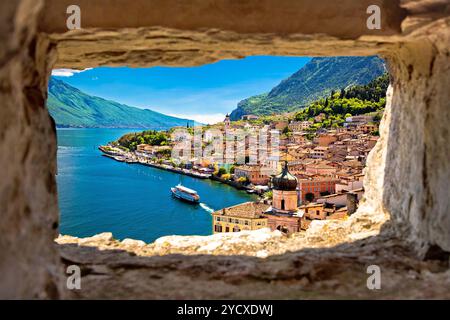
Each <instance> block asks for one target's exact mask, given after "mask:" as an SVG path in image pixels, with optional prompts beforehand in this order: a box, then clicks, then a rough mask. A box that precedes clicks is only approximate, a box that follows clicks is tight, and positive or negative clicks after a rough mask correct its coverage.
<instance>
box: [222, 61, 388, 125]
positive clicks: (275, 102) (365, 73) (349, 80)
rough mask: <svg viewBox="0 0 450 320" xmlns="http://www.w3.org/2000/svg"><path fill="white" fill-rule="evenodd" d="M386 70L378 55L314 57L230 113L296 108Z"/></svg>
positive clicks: (234, 115)
mask: <svg viewBox="0 0 450 320" xmlns="http://www.w3.org/2000/svg"><path fill="white" fill-rule="evenodd" d="M385 72H386V70H385V66H384V62H383V60H382V59H380V58H378V57H376V56H372V57H326V58H313V59H312V60H311V61H310V62H308V63H307V64H306V65H305V66H304V67H303V68H301V69H300V70H299V71H297V72H296V73H294V74H293V75H291V76H290V77H289V78H287V79H285V80H283V81H281V83H280V84H279V85H277V86H276V87H274V88H273V89H272V90H271V91H270V92H268V93H263V94H260V95H256V96H253V97H250V98H247V99H245V100H242V101H241V102H239V103H238V106H237V108H236V109H235V110H233V112H232V113H231V115H230V117H231V119H232V120H239V119H240V118H241V117H242V116H243V115H245V114H255V115H270V114H273V113H282V112H291V111H295V110H298V109H301V108H303V107H304V106H306V105H308V104H309V103H311V102H313V101H315V100H317V99H320V98H322V97H324V96H326V95H329V94H330V93H331V91H332V90H341V89H343V88H348V87H350V86H354V85H365V84H367V83H369V82H370V81H371V80H373V79H375V78H376V77H379V76H381V75H382V74H383V73H385Z"/></svg>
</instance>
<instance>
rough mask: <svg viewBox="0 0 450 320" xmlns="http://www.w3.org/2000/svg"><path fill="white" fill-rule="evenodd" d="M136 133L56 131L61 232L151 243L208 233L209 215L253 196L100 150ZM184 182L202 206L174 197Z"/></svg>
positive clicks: (117, 130) (92, 130)
mask: <svg viewBox="0 0 450 320" xmlns="http://www.w3.org/2000/svg"><path fill="white" fill-rule="evenodd" d="M133 131H138V130H133V129H58V130H57V133H58V175H57V183H58V194H59V196H58V198H59V208H60V214H61V217H60V233H61V234H68V235H72V236H77V237H87V236H92V235H94V234H97V233H101V232H112V233H113V235H114V237H115V238H116V239H124V238H133V239H140V240H144V241H145V242H151V241H154V240H155V239H157V238H159V237H161V236H165V235H209V234H211V233H212V231H211V229H212V227H211V215H210V212H211V211H212V210H213V209H214V210H217V209H221V208H223V207H227V206H231V205H235V204H238V203H242V202H246V201H250V200H252V199H254V197H253V196H251V195H248V194H246V193H245V192H243V191H238V190H236V189H234V188H232V187H230V186H227V185H222V184H220V183H218V182H215V181H211V180H209V179H206V180H199V179H195V178H191V177H188V176H180V175H178V174H175V173H172V172H168V171H163V170H160V169H155V168H151V167H146V166H143V165H139V164H126V163H120V162H117V161H114V160H112V159H109V158H106V157H103V156H102V155H101V152H100V151H99V150H97V147H98V146H99V145H101V144H105V143H107V142H109V141H113V140H115V139H117V138H119V137H120V136H121V135H123V134H125V133H127V132H133ZM180 179H181V182H182V183H183V185H185V186H186V187H189V188H192V189H195V190H197V191H198V193H199V195H200V197H201V201H200V202H201V203H200V204H198V205H192V204H189V203H185V202H181V201H179V200H176V199H174V198H172V196H171V195H170V187H172V186H174V185H176V184H178V183H179V182H180Z"/></svg>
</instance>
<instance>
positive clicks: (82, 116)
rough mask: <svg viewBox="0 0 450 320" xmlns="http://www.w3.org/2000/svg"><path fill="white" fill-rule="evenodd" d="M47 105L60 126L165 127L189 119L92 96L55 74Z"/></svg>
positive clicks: (181, 123) (180, 124)
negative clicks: (59, 78) (56, 77)
mask: <svg viewBox="0 0 450 320" xmlns="http://www.w3.org/2000/svg"><path fill="white" fill-rule="evenodd" d="M47 107H48V109H49V112H50V115H51V116H52V117H53V119H54V120H55V122H56V125H57V126H58V127H75V128H77V127H78V128H146V129H153V130H165V129H168V128H171V127H174V126H185V125H186V123H187V121H188V120H187V119H180V118H175V117H171V116H167V115H165V114H162V113H159V112H155V111H152V110H149V109H139V108H134V107H130V106H127V105H124V104H120V103H117V102H114V101H110V100H106V99H102V98H99V97H95V96H91V95H88V94H86V93H84V92H82V91H80V90H78V89H77V88H74V87H72V86H70V85H68V84H67V83H65V82H63V81H61V80H58V79H55V78H53V77H52V78H51V79H50V82H49V86H48V99H47Z"/></svg>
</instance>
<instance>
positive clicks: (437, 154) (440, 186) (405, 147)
mask: <svg viewBox="0 0 450 320" xmlns="http://www.w3.org/2000/svg"><path fill="white" fill-rule="evenodd" d="M448 27H449V24H448V21H447V22H446V23H445V24H444V25H442V24H441V25H440V24H436V25H435V26H433V27H432V28H430V29H429V30H427V32H428V33H429V36H428V38H427V40H422V41H417V42H411V43H408V44H406V45H404V46H402V47H400V48H399V50H396V51H395V53H393V54H392V55H391V56H390V57H389V59H390V61H391V73H392V77H393V88H394V96H393V98H392V101H391V106H390V112H391V115H390V116H391V121H390V123H389V127H388V129H387V131H388V137H387V145H386V151H385V152H386V163H385V173H384V175H385V178H384V184H383V190H384V193H383V196H382V202H383V205H384V207H385V208H386V210H387V211H388V212H390V214H391V217H392V220H393V221H392V222H393V225H394V226H395V229H396V230H397V232H398V234H399V235H401V236H403V237H405V238H406V236H408V239H409V240H410V241H411V242H412V243H413V244H414V246H415V248H416V249H417V252H418V253H419V254H420V255H421V256H427V255H435V254H439V251H440V250H443V251H447V252H450V191H449V185H448V183H449V181H450V143H449V141H450V127H449V123H450V90H449V88H450V51H449V48H450V33H449V30H448Z"/></svg>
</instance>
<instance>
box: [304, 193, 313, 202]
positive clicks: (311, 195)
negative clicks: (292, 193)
mask: <svg viewBox="0 0 450 320" xmlns="http://www.w3.org/2000/svg"><path fill="white" fill-rule="evenodd" d="M305 200H306V201H308V202H312V201H313V200H314V193H311V192H308V193H307V194H305Z"/></svg>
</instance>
